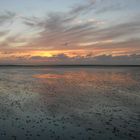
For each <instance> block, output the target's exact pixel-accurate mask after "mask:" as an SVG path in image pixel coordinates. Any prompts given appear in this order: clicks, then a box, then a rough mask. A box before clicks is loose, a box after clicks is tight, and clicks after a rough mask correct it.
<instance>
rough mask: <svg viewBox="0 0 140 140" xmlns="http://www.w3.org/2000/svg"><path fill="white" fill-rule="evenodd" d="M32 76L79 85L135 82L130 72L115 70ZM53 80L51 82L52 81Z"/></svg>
mask: <svg viewBox="0 0 140 140" xmlns="http://www.w3.org/2000/svg"><path fill="white" fill-rule="evenodd" d="M33 77H35V78H38V79H44V82H45V81H46V82H49V81H51V83H52V84H53V82H54V84H56V81H58V80H65V82H72V81H73V82H74V83H77V84H79V85H83V86H84V85H85V86H88V85H89V86H95V85H99V84H103V85H108V86H109V84H120V85H123V86H129V85H130V86H133V85H135V84H137V81H136V80H135V79H134V78H133V76H132V75H131V73H115V72H97V71H95V72H88V71H78V72H77V71H76V72H75V71H74V72H64V73H61V74H56V73H47V74H37V75H33ZM52 81H53V82H52Z"/></svg>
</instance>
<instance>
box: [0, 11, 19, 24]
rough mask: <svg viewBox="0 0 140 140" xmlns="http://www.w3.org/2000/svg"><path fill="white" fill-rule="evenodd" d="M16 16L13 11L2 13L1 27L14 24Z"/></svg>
mask: <svg viewBox="0 0 140 140" xmlns="http://www.w3.org/2000/svg"><path fill="white" fill-rule="evenodd" d="M15 17H16V14H15V13H14V12H11V11H4V12H1V13H0V25H4V24H5V23H12V22H13V20H14V18H15Z"/></svg>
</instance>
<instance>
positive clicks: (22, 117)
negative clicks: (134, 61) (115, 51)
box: [0, 67, 140, 140]
mask: <svg viewBox="0 0 140 140" xmlns="http://www.w3.org/2000/svg"><path fill="white" fill-rule="evenodd" d="M26 139H27V140H59V139H60V140H71V139H76V140H133V139H136V140H139V139H140V68H134V67H133V68H131V67H130V68H128V67H127V68H23V67H22V68H8V67H7V68H6V67H5V68H4V67H3V68H0V140H26Z"/></svg>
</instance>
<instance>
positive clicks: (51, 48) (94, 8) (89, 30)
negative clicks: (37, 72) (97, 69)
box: [0, 0, 140, 65]
mask: <svg viewBox="0 0 140 140" xmlns="http://www.w3.org/2000/svg"><path fill="white" fill-rule="evenodd" d="M139 6H140V0H0V64H45V65H47V64H123V65H125V64H140V8H139Z"/></svg>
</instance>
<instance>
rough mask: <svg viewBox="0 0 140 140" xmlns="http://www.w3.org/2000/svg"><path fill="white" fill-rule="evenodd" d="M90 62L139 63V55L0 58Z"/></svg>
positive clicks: (48, 62)
mask: <svg viewBox="0 0 140 140" xmlns="http://www.w3.org/2000/svg"><path fill="white" fill-rule="evenodd" d="M2 63H5V64H40V65H41V64H43V65H52V64H74V65H75V64H84V65H88V64H92V65H139V64H140V55H139V54H132V55H121V56H112V55H99V56H92V54H87V55H86V56H75V57H69V56H67V55H65V54H58V55H54V56H53V57H41V56H33V57H31V56H29V55H27V56H18V57H13V58H11V59H10V61H9V60H8V59H2V60H0V64H2Z"/></svg>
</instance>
